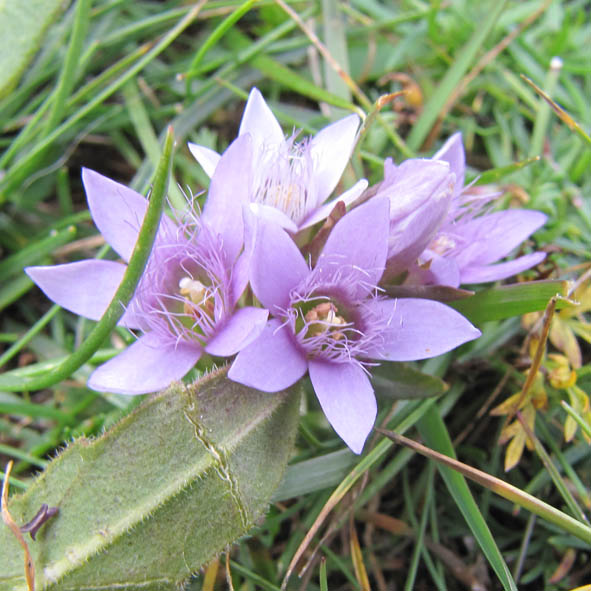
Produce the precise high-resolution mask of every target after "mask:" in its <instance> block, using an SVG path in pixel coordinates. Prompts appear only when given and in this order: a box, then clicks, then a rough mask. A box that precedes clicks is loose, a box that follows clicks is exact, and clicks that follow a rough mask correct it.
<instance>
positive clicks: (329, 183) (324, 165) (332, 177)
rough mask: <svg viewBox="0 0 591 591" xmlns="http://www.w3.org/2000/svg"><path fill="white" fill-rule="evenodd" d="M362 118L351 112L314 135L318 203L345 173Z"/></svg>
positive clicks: (313, 154) (312, 150)
mask: <svg viewBox="0 0 591 591" xmlns="http://www.w3.org/2000/svg"><path fill="white" fill-rule="evenodd" d="M359 121H360V119H359V117H358V116H357V115H348V116H347V117H344V118H343V119H340V120H339V121H336V122H335V123H332V124H331V125H328V126H326V127H325V128H324V129H321V130H320V131H319V132H318V133H317V134H316V135H315V136H314V137H313V138H312V142H311V144H310V151H311V154H312V157H313V159H314V162H315V166H314V169H315V170H314V176H315V179H316V183H317V185H316V186H317V191H318V193H317V198H318V202H317V203H316V205H320V204H321V203H323V202H324V201H325V200H326V198H327V197H328V196H329V195H330V194H331V193H332V192H333V190H334V188H335V187H336V186H337V183H338V182H339V179H340V178H341V176H343V171H344V170H345V166H347V162H349V158H350V157H351V153H352V152H353V148H354V147H355V141H356V139H357V129H358V128H359Z"/></svg>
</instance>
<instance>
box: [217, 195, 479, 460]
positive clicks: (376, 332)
mask: <svg viewBox="0 0 591 591" xmlns="http://www.w3.org/2000/svg"><path fill="white" fill-rule="evenodd" d="M389 208H390V205H389V201H388V199H386V198H374V199H371V200H370V201H368V202H367V203H365V204H363V205H361V206H359V207H357V208H355V209H353V210H352V211H351V212H349V213H348V214H347V215H345V216H344V217H343V218H342V219H341V220H340V221H339V222H338V223H337V224H336V225H335V227H334V228H333V230H332V232H331V233H330V235H329V237H328V240H327V242H326V244H325V246H324V249H323V251H322V253H321V255H320V257H319V259H318V262H317V264H316V266H315V268H314V269H310V268H309V267H308V264H307V263H306V261H305V260H304V258H303V256H302V255H301V253H300V252H299V250H298V248H297V246H296V245H295V243H294V242H293V241H292V240H291V238H290V237H289V236H288V235H287V233H286V232H285V231H284V230H283V229H282V228H280V227H279V226H277V225H276V224H273V223H272V222H269V221H268V220H261V219H259V220H258V221H257V222H256V229H255V235H254V246H253V255H252V264H251V273H250V282H251V287H252V289H253V291H254V293H255V295H256V296H257V298H258V299H259V300H260V301H261V303H262V304H263V305H264V306H265V307H266V308H267V309H268V310H269V312H270V314H271V315H272V318H271V319H270V320H269V322H268V323H267V325H266V327H265V329H264V330H263V332H262V333H261V335H260V336H259V337H258V338H257V339H256V340H254V341H253V342H252V343H251V344H250V345H248V346H247V347H245V348H244V349H242V350H241V351H240V353H238V356H237V357H236V360H235V361H234V363H233V364H232V367H231V368H230V371H229V374H228V375H229V377H230V378H231V379H233V380H235V381H237V382H240V383H242V384H245V385H247V386H251V387H254V388H257V389H259V390H263V391H266V392H276V391H279V390H282V389H283V388H287V387H288V386H291V385H292V384H294V383H295V382H296V381H297V380H299V379H300V378H301V377H302V376H303V375H304V374H305V373H306V371H308V372H309V374H310V379H311V380H312V384H313V386H314V390H315V392H316V395H317V397H318V400H319V401H320V405H321V406H322V409H323V410H324V413H325V414H326V417H327V418H328V420H329V421H330V423H331V424H332V426H333V427H334V429H335V431H336V432H337V433H338V434H339V435H340V436H341V438H342V439H343V440H344V441H345V443H346V444H347V445H348V446H349V447H350V448H351V449H352V450H353V451H354V452H356V453H360V452H361V450H362V448H363V445H364V442H365V440H366V438H367V435H368V434H369V431H370V430H371V428H372V426H373V424H374V421H375V416H376V401H375V396H374V392H373V388H372V386H371V382H370V380H369V377H368V372H367V369H366V366H367V365H368V362H369V360H391V361H408V360H416V359H425V358H427V357H433V356H435V355H439V354H441V353H444V352H446V351H449V350H450V349H452V348H454V347H457V346H458V345H460V344H462V343H464V342H466V341H469V340H471V339H474V338H476V337H478V336H479V335H480V332H479V331H478V330H477V329H476V328H474V327H473V326H472V325H471V324H470V323H469V322H468V321H467V320H466V319H465V318H464V317H463V316H461V315H460V314H459V313H457V312H456V311H455V310H453V309H451V308H449V307H447V306H445V305H443V304H441V303H439V302H435V301H429V300H419V299H410V298H409V299H398V300H393V299H389V298H386V297H382V296H380V295H379V293H378V290H377V288H376V285H377V284H378V282H379V280H380V278H381V276H382V273H383V271H384V266H385V263H386V257H387V252H388V234H389V222H388V220H389Z"/></svg>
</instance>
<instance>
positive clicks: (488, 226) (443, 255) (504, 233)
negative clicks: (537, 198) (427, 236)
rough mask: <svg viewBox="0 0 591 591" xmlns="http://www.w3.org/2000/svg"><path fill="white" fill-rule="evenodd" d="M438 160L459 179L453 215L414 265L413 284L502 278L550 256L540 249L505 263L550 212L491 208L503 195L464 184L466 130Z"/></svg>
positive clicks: (439, 155)
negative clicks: (464, 137)
mask: <svg viewBox="0 0 591 591" xmlns="http://www.w3.org/2000/svg"><path fill="white" fill-rule="evenodd" d="M433 160H436V161H443V162H446V163H448V164H449V166H450V169H451V172H452V173H454V175H455V178H456V184H455V189H454V193H453V198H452V202H451V206H450V209H449V212H448V214H447V217H446V218H445V221H444V223H443V224H442V226H441V227H440V228H439V230H438V232H437V234H436V236H435V237H434V238H433V240H432V241H431V242H430V244H429V246H428V247H427V248H426V249H425V251H424V252H423V253H422V254H421V256H420V257H419V261H418V264H417V265H415V266H414V267H413V268H412V270H411V272H410V274H409V278H408V280H407V281H408V282H409V283H420V284H429V283H430V284H435V285H450V286H452V287H457V286H459V285H460V284H465V283H483V282H486V281H496V280H499V279H505V278H507V277H510V276H512V275H515V274H516V273H520V272H521V271H524V270H526V269H529V268H530V267H533V266H534V265H537V264H538V263H540V262H541V261H543V260H544V258H545V256H546V255H545V253H543V252H534V253H531V254H526V255H524V256H521V257H518V258H516V259H514V260H512V261H505V262H499V261H501V259H503V258H505V257H506V256H507V255H509V254H510V253H511V251H512V250H514V249H515V248H516V247H517V246H519V245H520V244H521V243H522V242H523V241H524V240H525V239H526V238H528V237H529V236H530V235H531V234H532V233H533V232H535V231H536V230H537V229H538V228H540V227H541V226H542V225H544V223H545V222H546V220H547V217H546V216H545V215H544V214H543V213H541V212H539V211H533V210H527V209H509V210H506V211H496V212H492V213H491V212H489V211H488V208H489V206H490V203H491V201H492V200H493V199H494V198H495V197H497V196H498V194H484V195H482V194H478V193H476V192H475V191H474V190H473V189H472V190H471V189H470V187H464V175H465V168H466V165H465V153H464V146H463V144H462V135H461V133H456V134H454V135H453V136H452V137H451V138H449V140H447V142H446V143H445V144H444V145H443V147H442V148H441V149H440V150H439V151H438V152H437V153H436V154H435V155H434V156H433Z"/></svg>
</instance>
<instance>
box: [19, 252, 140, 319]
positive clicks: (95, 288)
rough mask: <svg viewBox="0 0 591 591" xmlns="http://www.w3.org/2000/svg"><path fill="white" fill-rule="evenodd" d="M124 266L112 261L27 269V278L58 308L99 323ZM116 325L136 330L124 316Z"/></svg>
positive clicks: (129, 316)
mask: <svg viewBox="0 0 591 591" xmlns="http://www.w3.org/2000/svg"><path fill="white" fill-rule="evenodd" d="M125 269H126V266H125V265H122V264H121V263H116V262H114V261H95V260H86V261H78V262H75V263H67V264H65V265H54V266H48V267H27V268H26V269H25V272H26V273H27V275H28V276H29V277H30V278H31V279H32V280H33V281H34V282H35V283H36V284H37V285H38V286H39V287H40V288H41V290H42V291H43V293H44V294H45V295H46V296H47V297H48V298H49V299H50V300H53V301H54V302H55V303H56V304H58V305H60V306H61V307H62V308H65V309H66V310H69V311H70V312H74V314H78V315H79V316H84V317H85V318H90V319H91V320H99V319H100V318H101V316H102V315H103V314H104V313H105V310H106V309H107V307H108V306H109V304H110V303H111V300H112V299H113V296H114V295H115V292H116V291H117V288H118V287H119V284H120V283H121V280H122V279H123V275H124V273H125ZM119 324H121V325H122V326H126V327H127V328H138V321H137V319H135V318H134V317H133V315H132V314H131V313H130V312H126V313H125V314H124V316H123V318H122V319H121V320H120V321H119Z"/></svg>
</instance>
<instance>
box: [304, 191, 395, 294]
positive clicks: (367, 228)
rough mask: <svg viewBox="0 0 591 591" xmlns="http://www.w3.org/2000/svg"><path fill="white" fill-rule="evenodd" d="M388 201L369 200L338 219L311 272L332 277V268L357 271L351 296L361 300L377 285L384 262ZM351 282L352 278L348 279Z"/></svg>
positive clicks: (387, 228) (386, 241)
mask: <svg viewBox="0 0 591 591" xmlns="http://www.w3.org/2000/svg"><path fill="white" fill-rule="evenodd" d="M389 212H390V202H389V201H388V199H387V198H385V197H383V198H382V197H380V198H374V199H370V200H369V201H368V202H367V203H364V204H363V205H360V206H359V207H356V208H355V209H353V210H351V211H350V212H349V213H347V214H346V215H345V216H344V217H342V218H341V219H340V220H339V221H338V222H337V224H336V225H335V227H334V228H333V230H332V232H331V233H330V235H329V237H328V240H327V241H326V244H325V245H324V248H323V249H322V254H321V255H320V257H319V259H318V263H317V264H316V268H315V269H314V273H315V274H316V275H317V277H318V280H319V281H321V277H322V275H323V274H324V273H326V274H327V275H328V276H331V275H332V274H334V268H335V266H343V265H347V267H349V268H351V269H353V270H357V272H358V275H359V278H358V280H357V281H355V290H356V291H355V293H356V296H355V297H363V296H365V295H366V294H368V293H369V292H370V291H372V289H374V288H375V286H376V285H377V283H378V281H379V279H380V277H381V276H382V273H383V272H384V265H385V263H386V254H387V244H388V231H389ZM351 281H353V279H351Z"/></svg>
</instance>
